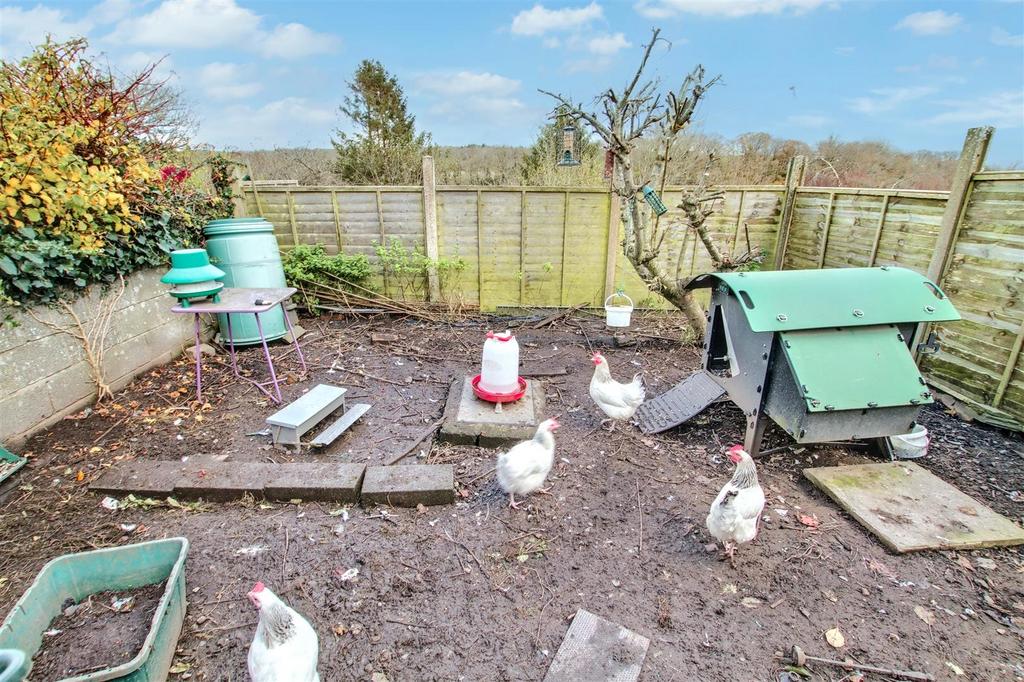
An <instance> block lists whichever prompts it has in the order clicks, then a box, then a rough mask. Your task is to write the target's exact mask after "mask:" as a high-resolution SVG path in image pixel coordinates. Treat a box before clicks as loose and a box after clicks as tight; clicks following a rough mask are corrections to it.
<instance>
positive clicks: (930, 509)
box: [804, 462, 1024, 553]
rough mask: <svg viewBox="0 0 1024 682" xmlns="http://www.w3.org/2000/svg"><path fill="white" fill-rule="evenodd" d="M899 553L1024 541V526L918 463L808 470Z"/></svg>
mask: <svg viewBox="0 0 1024 682" xmlns="http://www.w3.org/2000/svg"><path fill="white" fill-rule="evenodd" d="M804 476H806V477H807V478H808V479H809V480H810V481H811V482H812V483H813V484H814V485H815V486H817V487H818V488H820V489H821V490H822V491H823V492H824V493H825V494H826V495H828V496H829V497H831V498H832V499H833V500H835V502H836V503H837V504H839V506H840V507H842V508H843V509H845V510H846V511H847V512H849V513H850V514H851V515H852V516H853V517H854V518H855V519H857V520H858V521H860V522H861V523H862V524H863V525H864V526H866V527H867V528H868V530H870V531H871V532H872V533H874V534H875V535H876V536H878V538H879V539H880V540H881V541H882V543H883V544H884V545H885V546H886V547H888V548H889V549H891V550H893V551H895V552H900V553H903V552H913V551H916V550H922V549H979V548H982V547H1002V546H1008V545H1019V544H1024V529H1022V528H1021V527H1020V526H1018V525H1017V524H1015V523H1013V522H1012V521H1010V520H1009V519H1007V518H1006V517H1004V516H1001V515H999V514H997V513H995V512H994V511H992V510H991V509H989V508H988V507H986V506H985V505H983V504H981V503H980V502H978V501H977V500H975V499H974V498H972V497H969V496H967V495H965V494H964V493H963V492H961V491H960V490H957V489H956V488H954V487H953V486H951V485H950V484H948V483H946V482H945V481H943V480H942V479H941V478H939V477H938V476H936V475H935V474H933V473H931V472H929V471H927V470H925V469H924V468H922V467H920V466H918V465H917V464H915V463H913V462H885V463H879V464H856V465H850V466H839V467H817V468H812V469H804Z"/></svg>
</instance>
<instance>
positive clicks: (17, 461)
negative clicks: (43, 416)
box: [0, 445, 26, 682]
mask: <svg viewBox="0 0 1024 682" xmlns="http://www.w3.org/2000/svg"><path fill="white" fill-rule="evenodd" d="M25 462H26V460H25V458H24V457H18V456H17V455H16V454H14V453H13V452H8V451H7V450H5V449H4V446H2V445H0V483H3V482H4V480H5V479H7V478H8V477H9V476H11V475H13V474H14V472H15V471H17V470H18V469H20V468H21V467H23V466H25ZM0 682H4V680H3V678H0Z"/></svg>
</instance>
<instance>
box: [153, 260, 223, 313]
mask: <svg viewBox="0 0 1024 682" xmlns="http://www.w3.org/2000/svg"><path fill="white" fill-rule="evenodd" d="M223 277H224V271H223V270H221V269H220V268H218V267H214V266H213V265H210V257H209V255H207V253H206V249H178V250H177V251H171V269H170V270H168V271H167V274H166V275H164V276H163V277H161V278H160V281H161V282H163V283H164V284H171V285H173V286H172V287H171V296H173V297H174V298H176V299H178V301H179V302H180V303H181V307H183V308H187V307H189V304H190V302H191V301H193V300H199V299H203V298H209V297H211V296H212V297H213V300H214V302H217V301H219V300H220V296H219V293H220V290H221V289H223V288H224V284H223V282H218V281H217V280H219V279H221V278H223Z"/></svg>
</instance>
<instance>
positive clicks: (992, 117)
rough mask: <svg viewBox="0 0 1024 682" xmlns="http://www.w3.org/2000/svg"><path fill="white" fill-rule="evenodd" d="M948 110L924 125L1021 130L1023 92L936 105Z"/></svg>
mask: <svg viewBox="0 0 1024 682" xmlns="http://www.w3.org/2000/svg"><path fill="white" fill-rule="evenodd" d="M938 104H939V105H940V106H943V107H947V110H946V111H944V112H942V113H940V114H937V115H935V116H932V117H931V118H930V119H927V120H926V121H925V123H929V124H933V125H945V124H952V123H955V124H967V125H972V126H979V125H993V126H996V127H997V128H1020V127H1024V92H1021V91H1020V90H1004V91H1002V92H996V93H994V94H991V95H987V96H984V97H972V98H970V99H962V100H944V101H940V102H938Z"/></svg>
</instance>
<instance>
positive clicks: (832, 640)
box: [825, 628, 846, 649]
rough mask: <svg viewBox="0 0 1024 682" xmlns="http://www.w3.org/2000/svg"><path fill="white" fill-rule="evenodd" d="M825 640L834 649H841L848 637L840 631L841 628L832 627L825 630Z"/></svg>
mask: <svg viewBox="0 0 1024 682" xmlns="http://www.w3.org/2000/svg"><path fill="white" fill-rule="evenodd" d="M825 641H826V642H828V643H829V645H830V646H831V647H832V648H833V649H840V648H842V647H843V646H845V645H846V637H843V633H841V632H839V628H832V629H831V630H828V631H826V632H825Z"/></svg>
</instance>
